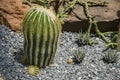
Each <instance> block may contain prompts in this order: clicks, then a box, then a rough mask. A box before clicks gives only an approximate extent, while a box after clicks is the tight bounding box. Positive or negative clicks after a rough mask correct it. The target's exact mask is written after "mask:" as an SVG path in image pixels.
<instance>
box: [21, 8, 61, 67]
mask: <svg viewBox="0 0 120 80" xmlns="http://www.w3.org/2000/svg"><path fill="white" fill-rule="evenodd" d="M22 27H23V34H24V54H25V56H26V58H27V62H28V64H29V65H35V66H38V67H45V66H47V65H50V64H51V63H53V60H54V57H55V53H56V49H57V42H58V38H59V34H60V32H61V23H60V21H59V19H58V18H57V17H56V15H55V13H54V11H52V10H50V9H47V8H44V7H42V6H35V7H32V8H31V9H30V10H29V11H28V12H27V13H26V15H25V17H24V19H23V22H22Z"/></svg>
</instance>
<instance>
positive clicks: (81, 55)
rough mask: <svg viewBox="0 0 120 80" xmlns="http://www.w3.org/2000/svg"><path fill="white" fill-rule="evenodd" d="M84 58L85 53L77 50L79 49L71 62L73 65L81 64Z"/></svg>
mask: <svg viewBox="0 0 120 80" xmlns="http://www.w3.org/2000/svg"><path fill="white" fill-rule="evenodd" d="M84 57H85V53H84V51H83V50H79V49H78V50H75V53H74V57H73V61H74V62H75V63H81V62H82V60H83V59H84Z"/></svg>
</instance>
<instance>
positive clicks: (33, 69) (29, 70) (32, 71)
mask: <svg viewBox="0 0 120 80" xmlns="http://www.w3.org/2000/svg"><path fill="white" fill-rule="evenodd" d="M39 72H40V69H39V68H38V67H37V66H33V65H30V66H28V67H27V73H28V74H30V75H32V76H36V75H37V74H39Z"/></svg>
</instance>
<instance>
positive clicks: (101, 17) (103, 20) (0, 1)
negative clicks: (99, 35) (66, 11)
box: [0, 0, 120, 31]
mask: <svg viewBox="0 0 120 80" xmlns="http://www.w3.org/2000/svg"><path fill="white" fill-rule="evenodd" d="M22 1H23V0H0V24H5V25H8V26H9V27H10V28H11V29H12V30H14V31H20V30H21V26H20V24H21V21H22V18H23V15H24V14H25V12H26V11H27V10H28V9H29V8H30V7H29V6H28V5H25V4H22ZM86 1H94V2H96V3H97V2H99V1H101V0H86ZM105 1H106V2H108V6H107V7H102V6H97V7H96V6H95V7H90V14H91V15H92V16H94V17H95V20H96V21H98V23H99V25H100V26H102V29H103V27H104V29H110V30H111V29H112V30H116V28H117V25H118V23H119V19H120V0H105ZM88 25H89V24H88V21H87V18H86V16H85V14H84V10H83V7H82V6H80V5H77V6H76V7H75V9H74V10H73V12H72V13H71V14H70V16H69V18H67V19H65V24H64V25H63V30H67V31H69V30H70V31H78V30H80V28H84V29H86V28H87V27H88ZM105 26H109V28H106V27H105Z"/></svg>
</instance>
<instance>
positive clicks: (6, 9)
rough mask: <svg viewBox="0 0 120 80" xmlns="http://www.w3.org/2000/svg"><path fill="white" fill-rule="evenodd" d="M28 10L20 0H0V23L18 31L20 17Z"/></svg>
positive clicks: (19, 28)
mask: <svg viewBox="0 0 120 80" xmlns="http://www.w3.org/2000/svg"><path fill="white" fill-rule="evenodd" d="M28 9H29V6H27V5H24V4H22V0H0V23H1V24H5V25H9V26H10V27H11V29H12V30H15V31H20V30H21V27H20V24H21V21H22V17H23V15H24V13H25V12H26V11H27V10H28Z"/></svg>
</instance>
